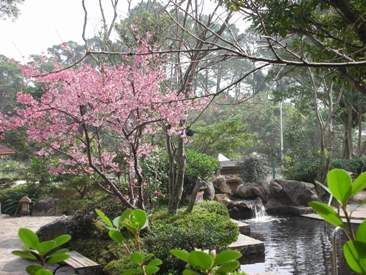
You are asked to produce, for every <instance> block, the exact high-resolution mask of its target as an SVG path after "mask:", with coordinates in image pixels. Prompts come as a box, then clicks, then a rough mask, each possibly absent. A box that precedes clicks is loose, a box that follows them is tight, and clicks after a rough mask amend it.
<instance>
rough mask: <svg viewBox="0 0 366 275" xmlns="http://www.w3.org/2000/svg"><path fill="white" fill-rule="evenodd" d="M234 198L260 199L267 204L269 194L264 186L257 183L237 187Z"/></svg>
mask: <svg viewBox="0 0 366 275" xmlns="http://www.w3.org/2000/svg"><path fill="white" fill-rule="evenodd" d="M234 196H235V197H238V198H241V199H247V200H252V199H256V198H260V199H261V200H262V202H263V203H265V202H267V200H268V194H267V190H266V188H265V187H264V186H263V185H262V184H255V183H253V184H252V183H244V184H240V185H239V186H238V187H237V189H236V191H235V193H234Z"/></svg>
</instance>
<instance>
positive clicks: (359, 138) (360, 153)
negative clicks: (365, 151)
mask: <svg viewBox="0 0 366 275" xmlns="http://www.w3.org/2000/svg"><path fill="white" fill-rule="evenodd" d="M357 153H358V157H361V155H362V114H361V113H358V140H357Z"/></svg>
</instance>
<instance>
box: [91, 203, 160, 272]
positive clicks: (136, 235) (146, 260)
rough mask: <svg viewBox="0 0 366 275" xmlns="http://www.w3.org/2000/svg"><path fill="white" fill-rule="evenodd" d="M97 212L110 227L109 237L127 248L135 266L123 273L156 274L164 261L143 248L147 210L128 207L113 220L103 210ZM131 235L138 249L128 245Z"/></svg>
mask: <svg viewBox="0 0 366 275" xmlns="http://www.w3.org/2000/svg"><path fill="white" fill-rule="evenodd" d="M95 212H96V213H97V215H98V216H99V217H100V218H101V220H102V221H103V223H104V225H105V226H106V228H107V229H108V235H109V237H110V238H111V239H112V240H113V241H115V242H116V243H118V244H120V245H121V246H122V247H123V248H124V249H125V250H126V252H127V253H128V254H129V260H130V262H131V263H133V264H134V266H135V267H134V268H130V269H126V270H124V271H123V272H122V274H124V275H129V274H134V275H137V274H143V275H150V274H156V273H157V272H158V271H159V269H160V265H161V264H162V263H163V262H162V261H161V260H160V259H158V258H156V257H155V256H154V255H153V254H151V253H146V252H144V251H143V250H142V243H141V238H140V232H141V230H143V229H144V228H146V227H147V226H148V218H147V214H146V212H145V211H143V210H140V209H133V210H132V209H127V210H125V211H124V212H123V213H122V214H121V215H120V216H118V217H116V218H114V219H113V220H112V221H111V220H110V219H109V218H108V217H107V216H106V215H105V214H104V213H103V212H102V211H100V210H98V209H96V210H95ZM124 231H127V232H124ZM123 233H128V235H129V236H127V237H126V236H125V235H124V234H123ZM131 236H132V239H133V240H134V243H135V248H136V250H137V251H132V250H131V248H130V247H129V245H128V237H131Z"/></svg>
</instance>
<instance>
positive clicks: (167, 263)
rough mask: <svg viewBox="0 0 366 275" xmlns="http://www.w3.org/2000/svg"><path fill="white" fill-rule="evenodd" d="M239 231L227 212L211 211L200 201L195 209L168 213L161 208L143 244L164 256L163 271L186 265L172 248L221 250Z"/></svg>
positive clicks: (161, 256) (232, 240)
mask: <svg viewBox="0 0 366 275" xmlns="http://www.w3.org/2000/svg"><path fill="white" fill-rule="evenodd" d="M210 206H212V205H210ZM208 209H212V207H208ZM216 209H218V208H216ZM218 212H226V211H218ZM238 234H239V231H238V227H237V226H236V225H235V224H234V223H233V222H232V221H231V220H230V218H229V217H228V216H227V215H226V214H225V215H220V214H218V213H217V212H216V211H215V212H212V213H211V212H209V210H207V209H205V205H201V206H200V205H198V206H195V207H194V209H193V211H192V213H185V212H184V211H183V210H181V211H179V212H178V214H177V215H175V216H169V215H164V214H163V213H161V212H160V214H159V215H157V216H156V217H155V219H153V220H152V223H151V226H150V232H148V234H147V236H146V237H144V245H145V248H146V249H147V251H149V252H150V253H153V254H154V255H156V256H157V257H158V258H160V259H165V260H164V264H163V266H162V269H163V270H164V271H167V270H180V269H181V268H182V267H183V266H182V265H181V263H179V262H178V261H177V260H176V259H175V258H173V257H171V255H170V253H169V251H170V250H171V249H174V248H181V249H186V250H188V251H191V250H194V249H195V248H199V249H211V250H212V249H218V250H219V249H223V248H225V247H227V246H228V245H229V244H230V243H232V242H234V241H235V240H236V239H237V237H238Z"/></svg>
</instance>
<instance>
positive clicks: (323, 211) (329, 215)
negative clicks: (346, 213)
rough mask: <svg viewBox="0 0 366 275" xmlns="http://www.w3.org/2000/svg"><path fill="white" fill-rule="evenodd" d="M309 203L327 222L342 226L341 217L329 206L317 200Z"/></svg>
mask: <svg viewBox="0 0 366 275" xmlns="http://www.w3.org/2000/svg"><path fill="white" fill-rule="evenodd" d="M309 205H310V207H311V208H313V209H314V210H315V211H316V212H317V213H318V214H319V215H320V216H321V217H322V218H323V219H324V220H326V221H327V222H328V223H330V224H333V225H335V226H340V227H343V222H342V219H341V218H340V217H339V215H338V214H337V212H336V211H335V210H334V209H333V208H332V207H331V206H328V205H327V204H325V203H322V202H319V201H312V202H310V203H309Z"/></svg>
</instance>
